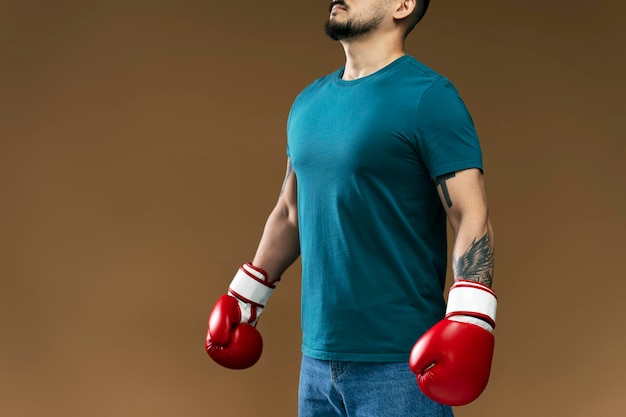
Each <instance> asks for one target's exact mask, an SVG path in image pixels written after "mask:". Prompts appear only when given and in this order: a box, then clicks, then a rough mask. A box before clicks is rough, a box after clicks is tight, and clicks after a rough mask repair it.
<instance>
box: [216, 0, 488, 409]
mask: <svg viewBox="0 0 626 417" xmlns="http://www.w3.org/2000/svg"><path fill="white" fill-rule="evenodd" d="M427 7H428V0H421V1H418V0H336V1H333V2H332V3H331V5H330V16H329V20H328V23H327V25H326V33H327V34H328V35H329V36H330V37H331V38H333V39H335V40H338V41H339V42H340V43H341V45H342V46H343V48H344V51H345V56H346V62H345V66H344V67H343V68H341V69H339V70H338V71H336V72H334V73H332V74H330V75H328V76H326V77H322V78H320V79H318V80H316V81H315V82H314V83H313V84H311V85H310V86H308V87H307V88H306V89H305V90H304V91H303V92H302V93H301V94H300V95H299V96H298V97H297V98H296V100H295V102H294V104H293V107H292V109H291V113H290V115H289V120H288V129H287V132H288V144H287V148H288V149H287V153H288V161H287V172H286V175H285V179H284V183H283V186H282V190H281V193H280V196H279V198H278V202H277V204H276V207H275V208H274V210H273V211H272V213H271V214H270V215H269V217H268V219H267V222H266V225H265V229H264V231H263V234H262V237H261V240H260V242H259V246H258V249H257V251H256V254H255V256H254V258H253V260H252V262H251V263H247V264H245V265H243V266H242V267H241V268H240V270H239V271H238V272H237V274H236V275H235V278H234V279H233V281H232V282H231V284H230V287H229V292H228V294H226V295H223V296H222V297H221V298H220V299H219V300H218V302H217V303H216V305H215V307H214V309H213V311H212V313H211V316H210V318H209V329H208V333H207V345H206V346H207V351H208V353H209V355H210V356H211V357H212V358H213V359H214V360H215V361H217V362H218V363H220V364H222V365H223V366H226V367H230V368H245V367H248V366H251V365H252V364H254V363H255V362H256V360H257V359H258V358H259V356H260V354H261V346H262V341H261V337H260V335H259V333H258V331H257V330H256V329H255V327H254V326H255V325H256V323H257V320H258V317H259V315H260V314H261V312H262V310H263V308H264V306H265V304H266V303H267V301H268V299H269V297H270V295H271V294H272V292H273V290H274V288H275V287H276V284H277V283H278V280H279V277H280V276H281V275H282V274H283V273H284V272H285V270H286V269H287V268H288V267H289V266H290V265H291V264H292V263H293V262H294V261H295V260H296V259H297V258H298V256H301V259H302V331H303V341H302V352H303V357H302V365H301V373H300V389H299V406H298V407H299V416H300V417H322V416H356V417H361V416H363V417H364V416H385V417H387V416H402V417H407V416H420V417H430V416H451V415H452V409H451V406H455V405H462V404H466V403H468V402H470V401H472V400H474V399H475V398H477V397H478V396H479V395H480V393H481V392H482V391H483V389H484V387H485V385H486V383H487V380H488V377H489V371H490V364H491V357H492V351H493V336H492V333H491V332H492V331H493V327H494V326H495V309H496V298H495V294H494V293H493V291H492V290H491V289H490V287H491V282H492V274H493V250H494V246H493V245H494V243H493V242H494V240H493V231H492V227H491V224H490V221H489V217H488V211H487V198H486V194H485V187H484V180H483V173H482V156H481V151H480V146H479V142H478V139H477V136H476V132H475V129H474V126H473V123H472V120H471V117H470V115H469V113H468V112H467V109H466V107H465V105H464V104H463V101H462V100H461V98H460V97H459V95H458V93H457V91H456V90H455V89H454V87H453V86H452V84H451V83H450V82H449V81H448V80H446V79H445V78H443V77H441V76H440V75H438V74H436V73H435V72H433V71H432V70H431V69H429V68H428V67H426V66H424V65H423V64H421V63H419V62H418V61H417V60H415V59H414V58H413V57H410V56H408V55H406V54H405V53H404V40H405V38H406V36H407V35H408V33H409V32H410V31H411V30H412V29H413V27H414V26H415V25H416V24H417V23H418V22H419V20H420V19H421V18H422V17H423V15H424V13H425V12H426V9H427ZM446 218H447V219H448V220H449V222H450V224H451V226H452V228H453V230H454V232H455V242H454V248H453V253H452V266H453V272H454V277H455V285H453V287H452V288H451V289H450V292H449V296H448V306H447V310H446V305H445V301H444V297H443V291H444V286H445V274H446V263H447V253H446V250H447V242H446ZM416 341H417V343H416ZM418 386H419V387H418ZM420 388H421V390H420Z"/></svg>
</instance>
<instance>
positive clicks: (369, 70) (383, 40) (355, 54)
mask: <svg viewBox="0 0 626 417" xmlns="http://www.w3.org/2000/svg"><path fill="white" fill-rule="evenodd" d="M371 35H374V34H371ZM341 44H342V46H343V49H344V52H345V54H346V66H345V70H344V73H343V77H342V78H343V79H344V80H356V79H357V78H363V77H366V76H368V75H370V74H373V73H375V72H376V71H378V70H380V69H382V68H384V67H386V66H387V65H389V64H390V63H392V62H393V61H395V60H396V59H398V58H400V57H401V56H403V55H404V44H403V42H402V41H401V40H398V39H393V38H391V37H390V36H387V37H385V36H381V34H376V35H375V36H368V35H365V36H362V37H360V38H357V39H350V40H345V41H341Z"/></svg>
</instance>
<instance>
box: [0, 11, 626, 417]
mask: <svg viewBox="0 0 626 417" xmlns="http://www.w3.org/2000/svg"><path fill="white" fill-rule="evenodd" d="M625 9H626V8H625V7H624V6H623V3H622V2H617V1H596V2H590V1H581V0H578V1H545V0H530V1H513V0H490V1H487V0H485V1H480V2H469V1H460V0H456V1H454V0H449V1H434V2H433V4H432V6H431V10H430V11H429V13H428V15H427V17H426V19H425V20H424V22H423V23H422V24H421V25H420V26H419V27H418V29H417V30H416V32H415V33H414V34H413V35H412V37H411V39H410V42H409V44H408V48H407V49H408V52H409V53H411V54H412V55H414V56H416V57H418V58H419V59H421V60H422V61H424V62H426V63H427V64H429V65H430V66H431V67H433V68H434V69H436V70H438V71H440V72H442V73H443V74H445V75H447V76H448V77H449V78H451V79H452V80H453V81H454V82H455V84H456V85H457V87H458V89H459V90H460V91H461V94H462V95H463V97H464V98H465V100H466V102H467V104H468V106H469V108H470V110H471V112H472V114H473V116H474V119H475V122H476V125H477V128H478V131H479V133H480V136H481V138H482V142H483V148H484V154H485V161H486V172H487V183H488V192H489V195H490V202H491V208H492V219H493V223H494V226H495V229H496V234H497V247H498V249H497V272H496V278H495V288H496V290H497V292H498V295H499V299H500V307H499V311H498V317H499V321H498V329H497V330H496V335H497V351H496V355H495V359H494V367H493V372H492V379H491V383H490V385H489V387H488V389H487V391H486V392H485V393H484V395H483V396H482V397H481V398H480V399H479V400H477V401H476V402H474V403H473V404H471V405H469V406H466V407H462V408H459V409H457V410H456V415H457V416H458V417H474V416H481V417H482V416H508V417H518V416H519V417H522V416H523V417H527V416H554V415H557V416H569V417H587V416H603V417H612V416H615V417H617V416H623V415H624V414H625V413H626V396H625V395H624V394H625V393H626V378H625V375H624V371H625V370H626V360H625V359H624V353H625V352H626V332H625V331H624V319H625V318H626V315H625V314H624V309H623V306H624V302H623V300H624V295H623V294H624V292H625V291H626V280H625V279H624V254H623V249H624V244H623V239H624V234H625V232H626V224H625V223H626V222H625V215H624V213H626V199H625V198H624V197H625V196H624V194H625V193H624V170H623V164H624V161H625V156H626V149H625V139H626V122H625V121H624V114H625V110H626V108H625V106H624V99H623V97H624V93H625V91H624V90H625V88H624V78H623V74H625V73H626V61H625V59H624V39H626V37H625V35H626V30H625V26H624V23H623V22H624V11H625ZM326 15H327V2H324V1H315V2H314V1H309V2H278V1H270V2H259V1H247V0H246V1H236V2H217V1H213V2H209V1H193V0H179V1H160V0H124V1H91V2H80V1H63V0H59V1H54V2H53V1H43V0H20V1H2V2H0V54H1V55H0V59H1V62H0V190H1V195H0V199H1V200H0V233H1V240H0V279H1V284H2V286H1V289H0V329H1V332H2V333H1V338H0V340H1V343H0V415H2V416H7V417H13V416H15V417H18V416H19V417H21V416H28V417H30V416H33V417H34V416H42V415H45V416H51V417H56V416H63V417H74V416H76V417H78V416H81V417H82V416H90V417H118V416H119V417H121V416H132V417H141V416H151V417H161V416H168V417H170V416H177V417H178V416H185V417H195V416H225V415H229V416H261V417H263V416H295V414H296V392H297V378H298V364H299V338H300V333H299V327H298V326H299V299H298V297H299V277H298V272H299V264H296V265H295V266H294V267H293V268H292V269H291V270H290V271H289V272H288V273H287V274H286V277H285V279H284V280H283V283H282V284H281V287H280V288H279V290H278V293H277V294H275V295H274V297H273V299H272V303H271V304H270V308H268V309H267V311H266V313H265V315H264V318H263V320H262V322H261V324H260V326H259V329H260V330H261V331H262V333H263V336H264V339H265V352H264V355H263V358H262V359H261V361H260V363H259V364H258V365H257V366H256V367H254V368H252V369H250V370H247V371H229V370H225V369H221V368H220V367H218V366H217V365H214V364H213V363H212V362H211V361H210V360H209V359H208V357H207V356H206V354H205V352H204V349H203V339H204V332H205V326H206V317H207V315H208V312H209V310H210V307H211V306H212V304H213V302H214V301H215V299H216V298H217V297H218V296H219V295H220V294H221V293H223V291H224V290H225V287H226V285H227V284H228V282H230V279H231V278H232V275H233V274H234V272H235V270H236V268H237V267H238V266H239V264H240V263H242V262H244V261H247V260H250V258H251V257H252V255H253V253H254V249H255V247H256V243H257V241H258V237H259V235H260V233H261V230H262V226H263V222H264V220H265V217H266V215H267V214H268V212H269V210H270V209H271V207H272V206H273V204H274V201H275V199H276V197H277V194H278V190H279V188H280V184H281V181H282V177H283V173H284V163H285V154H284V150H285V134H284V132H285V120H286V116H287V112H288V110H289V107H290V105H291V101H292V100H293V98H294V97H295V95H296V94H297V93H298V92H299V91H300V90H301V89H302V88H303V87H304V86H305V85H306V84H308V83H309V82H311V81H312V80H313V79H314V78H316V77H318V76H320V75H323V74H326V73H328V72H330V71H332V70H333V69H335V68H336V67H338V66H339V65H341V64H342V63H343V52H342V50H341V48H340V46H339V45H338V44H333V43H332V42H331V41H330V40H328V39H327V38H326V37H325V36H324V35H323V32H322V29H321V27H322V24H323V22H324V21H325V19H326Z"/></svg>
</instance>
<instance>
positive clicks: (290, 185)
mask: <svg viewBox="0 0 626 417" xmlns="http://www.w3.org/2000/svg"><path fill="white" fill-rule="evenodd" d="M279 199H281V200H284V202H285V203H286V204H288V205H289V206H292V207H295V206H296V200H297V180H296V174H295V172H294V170H293V165H292V164H291V158H287V168H286V170H285V179H284V180H283V185H282V187H281V189H280V196H279Z"/></svg>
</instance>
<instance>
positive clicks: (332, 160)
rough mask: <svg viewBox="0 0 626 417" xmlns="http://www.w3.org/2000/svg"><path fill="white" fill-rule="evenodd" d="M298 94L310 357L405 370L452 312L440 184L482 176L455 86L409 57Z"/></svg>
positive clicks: (305, 327) (294, 148)
mask: <svg viewBox="0 0 626 417" xmlns="http://www.w3.org/2000/svg"><path fill="white" fill-rule="evenodd" d="M342 73H343V69H339V70H338V71H336V72H334V73H332V74H330V75H328V76H325V77H323V78H320V79H318V80H316V81H315V82H313V83H312V84H311V85H309V86H308V87H307V88H306V89H305V90H303V91H302V93H300V95H299V96H298V97H297V98H296V100H295V101H294V103H293V106H292V109H291V112H290V115H289V120H288V124H287V134H288V143H287V145H288V150H287V152H288V155H289V157H290V159H291V162H292V164H293V168H294V172H295V174H296V178H297V184H298V217H299V228H300V250H301V260H302V332H303V333H302V334H303V340H302V350H303V353H304V354H305V355H307V356H311V357H313V358H318V359H327V360H346V361H365V362H384V361H388V362H394V361H406V360H407V359H408V356H409V352H410V350H411V348H412V346H413V344H414V343H415V342H416V341H417V339H418V338H419V336H420V335H421V334H422V333H423V332H425V331H426V330H427V329H428V328H429V327H431V326H432V325H433V324H434V323H436V322H437V321H438V320H440V319H441V318H442V316H443V314H444V310H445V301H444V298H443V291H444V286H445V273H446V265H447V243H446V217H445V212H444V210H443V207H442V205H441V202H440V199H439V197H438V195H437V191H436V188H435V185H434V183H433V178H434V177H436V176H439V175H442V174H446V173H449V172H454V171H459V170H462V169H467V168H480V169H482V157H481V151H480V146H479V142H478V138H477V135H476V132H475V129H474V124H473V122H472V119H471V117H470V115H469V112H468V111H467V109H466V107H465V105H464V103H463V101H462V100H461V98H460V97H459V94H458V93H457V91H456V89H455V88H454V86H453V85H452V84H451V83H450V82H449V81H448V80H447V79H445V78H444V77H442V76H440V75H438V74H436V73H435V72H434V71H432V70H431V69H429V68H428V67H426V66H425V65H423V64H421V63H420V62H418V61H417V60H416V59H415V58H413V57H411V56H408V55H404V56H403V57H401V58H399V59H397V60H396V61H394V62H393V63H391V64H389V65H388V66H386V67H385V68H383V69H381V70H379V71H377V72H376V73H374V74H371V75H369V76H367V77H364V78H360V79H357V80H353V81H344V80H342V79H341V76H342Z"/></svg>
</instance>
